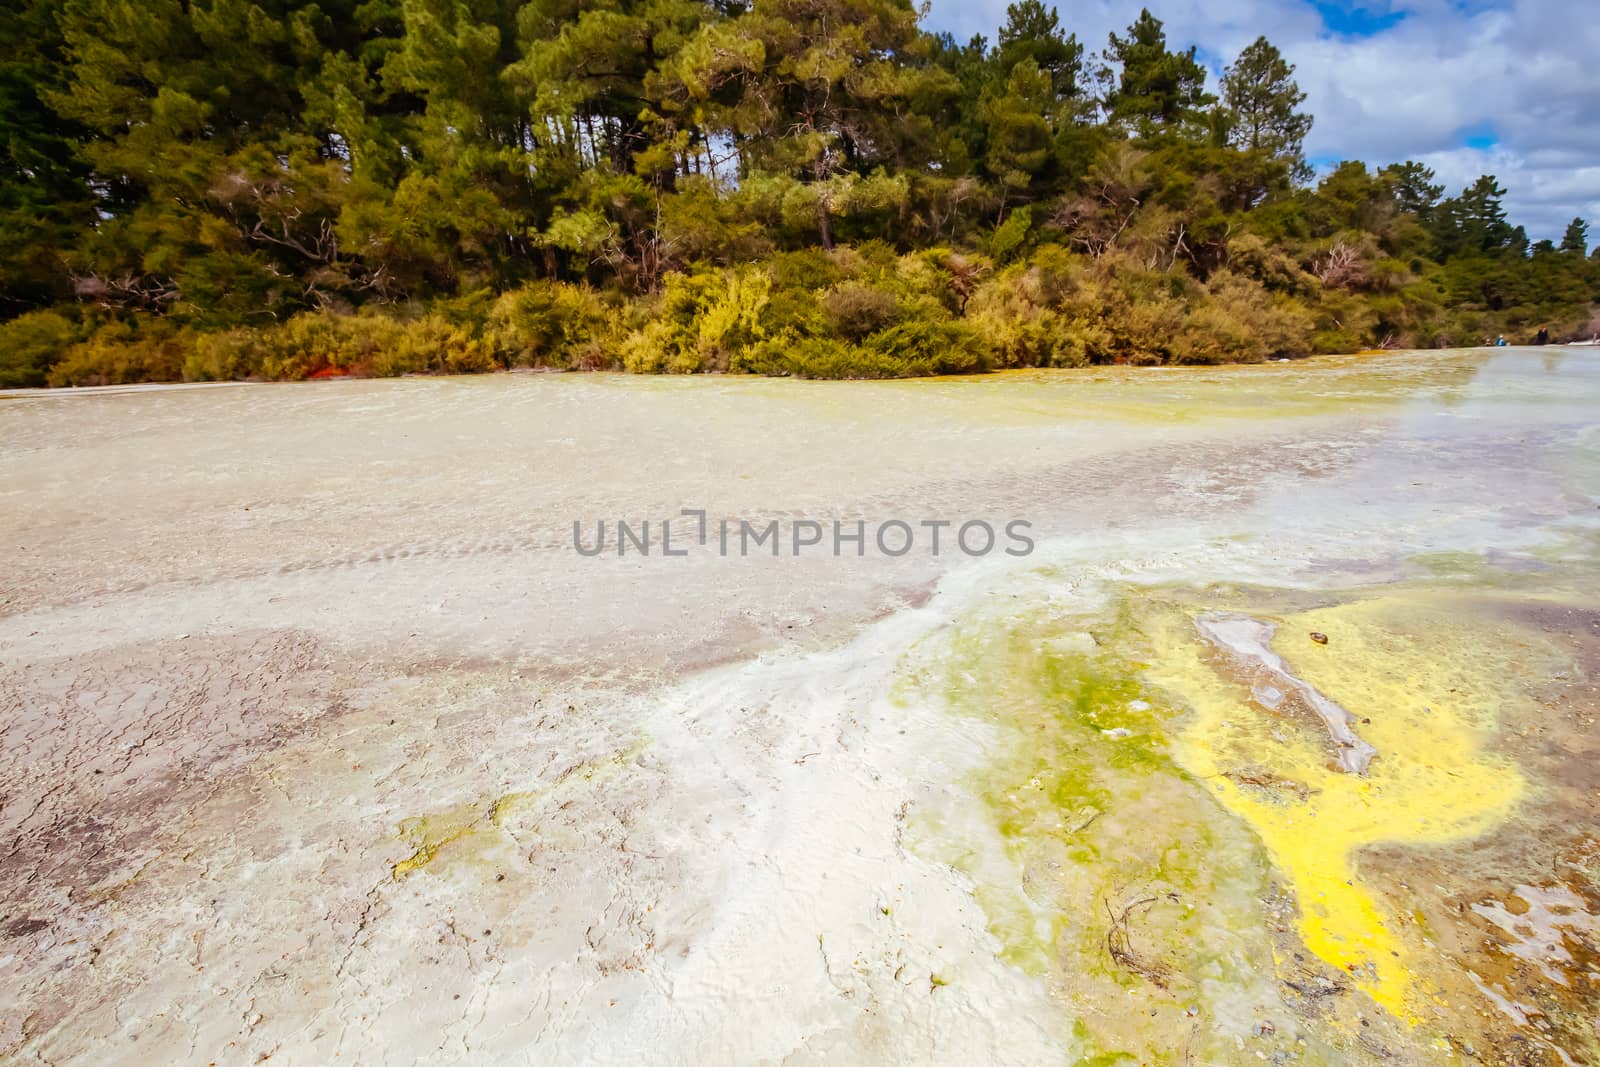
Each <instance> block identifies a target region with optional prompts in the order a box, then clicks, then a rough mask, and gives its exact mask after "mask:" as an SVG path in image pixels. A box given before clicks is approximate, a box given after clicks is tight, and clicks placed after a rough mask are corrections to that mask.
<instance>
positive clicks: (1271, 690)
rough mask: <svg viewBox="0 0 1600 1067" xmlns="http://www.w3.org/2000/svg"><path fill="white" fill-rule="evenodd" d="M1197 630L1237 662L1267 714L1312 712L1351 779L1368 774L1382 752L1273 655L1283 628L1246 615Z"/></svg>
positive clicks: (1222, 617)
mask: <svg viewBox="0 0 1600 1067" xmlns="http://www.w3.org/2000/svg"><path fill="white" fill-rule="evenodd" d="M1195 625H1196V626H1197V627H1199V629H1200V632H1201V633H1202V634H1204V635H1205V637H1206V639H1207V640H1208V641H1210V642H1211V643H1212V644H1213V645H1215V646H1217V648H1219V649H1221V650H1222V651H1223V652H1224V653H1225V654H1226V655H1227V657H1228V659H1229V660H1231V661H1232V663H1233V665H1234V669H1235V671H1236V673H1237V675H1238V678H1239V681H1240V683H1241V684H1242V685H1244V686H1246V687H1247V688H1248V689H1249V690H1250V696H1251V699H1253V700H1254V701H1255V702H1256V703H1257V704H1259V705H1261V706H1262V707H1263V708H1266V709H1267V710H1268V711H1273V712H1278V713H1280V714H1293V713H1294V712H1296V711H1297V710H1302V709H1303V711H1308V712H1310V713H1311V714H1313V715H1315V716H1316V717H1317V718H1318V719H1319V720H1321V722H1322V725H1323V727H1324V728H1326V730H1327V731H1328V738H1329V741H1330V742H1331V743H1332V745H1333V758H1334V759H1335V760H1336V761H1337V762H1338V764H1339V766H1340V767H1342V768H1343V769H1344V770H1347V771H1349V772H1350V773H1352V774H1365V773H1366V772H1367V765H1368V764H1369V763H1371V762H1372V757H1373V756H1375V755H1377V752H1378V750H1377V749H1375V748H1373V747H1372V746H1371V745H1369V744H1367V742H1365V741H1363V740H1362V739H1361V738H1360V737H1358V736H1357V735H1356V732H1355V730H1353V729H1352V725H1353V724H1354V723H1355V722H1356V716H1355V715H1353V714H1352V713H1351V712H1350V711H1349V710H1348V709H1346V708H1342V707H1340V706H1339V705H1338V704H1336V703H1334V702H1333V701H1332V700H1329V699H1328V698H1327V697H1325V696H1323V695H1322V694H1321V693H1319V692H1317V690H1316V688H1315V687H1314V686H1310V685H1307V684H1306V683H1305V682H1303V681H1301V680H1300V679H1299V678H1296V677H1295V676H1294V674H1293V673H1291V672H1290V670H1289V665H1288V664H1286V663H1284V662H1283V658H1282V657H1281V656H1279V655H1278V654H1277V653H1276V652H1274V651H1272V638H1273V635H1274V634H1276V633H1277V630H1278V627H1277V624H1276V623H1273V622H1271V621H1269V620H1266V619H1252V618H1250V617H1249V616H1247V615H1227V614H1207V615H1201V616H1200V617H1199V618H1197V619H1195Z"/></svg>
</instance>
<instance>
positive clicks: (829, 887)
mask: <svg viewBox="0 0 1600 1067" xmlns="http://www.w3.org/2000/svg"><path fill="white" fill-rule="evenodd" d="M0 501H3V502H4V507H3V509H0V548H3V550H4V558H5V560H6V563H5V567H4V569H3V571H0V716H3V719H0V721H3V727H4V733H3V739H0V744H3V749H4V766H5V768H6V773H5V776H4V778H3V779H0V831H3V832H0V849H3V853H0V855H3V859H0V1062H6V1063H11V1062H15V1063H32V1062H46V1063H85V1064H100V1063H119V1062H125V1063H162V1062H171V1063H257V1062H262V1061H263V1060H271V1061H273V1062H286V1063H309V1064H326V1063H332V1062H351V1063H391V1062H392V1063H414V1062H424V1061H425V1062H430V1063H435V1062H462V1063H495V1064H500V1063H518V1062H526V1063H541V1064H543V1063H569V1062H605V1063H652V1064H654V1063H693V1064H705V1063H729V1064H747V1063H777V1062H784V1063H794V1064H803V1063H809V1062H824V1061H826V1062H844V1063H959V1064H972V1063H997V1064H999V1063H1005V1064H1175V1065H1177V1064H1232V1063H1258V1062H1267V1063H1278V1064H1284V1063H1305V1064H1347V1063H1402V1064H1411V1063H1418V1064H1424V1063H1441V1064H1450V1063H1460V1064H1561V1065H1565V1064H1589V1063H1597V1062H1600V1029H1597V1020H1600V957H1597V946H1600V918H1597V916H1600V820H1597V818H1596V816H1597V813H1600V770H1597V767H1600V759H1597V757H1600V741H1597V737H1596V715H1597V713H1600V689H1597V686H1600V683H1597V681H1596V679H1597V676H1600V608H1597V607H1596V605H1600V507H1597V505H1600V355H1596V354H1595V353H1592V352H1582V351H1579V350H1568V351H1562V350H1559V349H1543V350H1538V351H1530V350H1517V349H1511V350H1504V349H1502V350H1498V351H1492V352H1491V351H1462V352H1448V353H1389V354H1384V355H1378V356H1369V357H1361V358H1348V359H1327V360H1315V361H1306V362H1302V363H1296V364H1292V365H1268V366H1260V367H1230V368H1222V369H1215V370H1205V369H1189V370H1180V369H1174V370H1155V371H1148V370H1147V371H1139V372H1124V371H1120V370H1107V371H1103V372H1089V373H1082V372H1069V373H1061V374H1053V373H1027V374H1004V375H993V376H988V377H985V378H976V379H957V380H941V381H921V382H898V383H871V384H868V383H805V382H775V381H763V380H734V379H696V380H656V379H630V378H621V377H612V376H605V375H593V376H539V375H502V376H496V377H491V378H480V379H423V380H402V381H394V382H348V383H329V384H323V385H317V384H307V385H294V386H221V387H215V388H207V389H132V390H112V391H80V392H76V393H72V394H49V395H16V394H13V395H4V394H0ZM682 508H704V509H706V511H707V512H708V518H709V519H710V521H711V522H713V523H715V522H716V521H717V520H718V519H721V518H730V519H733V520H735V521H737V520H738V519H739V518H741V517H743V518H749V519H752V520H761V521H762V522H765V521H766V520H767V519H770V518H779V519H781V520H783V521H784V522H793V521H794V520H797V519H815V520H818V521H823V522H831V521H832V520H834V519H840V520H846V521H854V520H855V519H858V518H859V519H865V520H868V521H869V522H882V521H885V520H889V519H901V520H904V521H907V522H910V523H912V524H916V523H918V522H920V521H922V520H933V519H945V520H954V521H956V522H958V523H959V522H960V521H962V520H965V519H968V518H986V519H990V520H994V521H997V523H998V522H1003V521H1005V520H1006V519H1010V518H1024V519H1027V520H1029V521H1030V522H1032V523H1033V531H1034V534H1035V536H1036V542H1037V548H1036V550H1035V551H1034V552H1033V553H1032V554H1031V555H1028V556H1026V557H1021V558H1012V557H1005V556H1002V555H1000V554H999V553H992V554H990V555H987V556H984V557H982V558H971V557H968V556H967V555H965V554H963V553H961V552H960V551H956V550H952V549H951V548H950V547H949V545H948V543H947V545H946V548H945V551H943V552H942V553H941V554H940V555H938V556H934V555H932V554H931V553H929V552H927V551H926V550H925V548H923V549H919V550H918V551H914V552H912V553H908V554H907V555H905V556H901V557H887V556H884V555H881V554H876V553H872V552H870V551H869V552H868V553H866V554H865V555H862V556H857V555H855V554H854V550H853V548H852V549H851V551H848V552H846V554H844V555H843V556H842V557H834V556H833V555H832V554H831V552H828V551H826V550H825V549H824V550H822V551H812V552H805V551H803V552H802V553H801V554H800V555H799V556H795V555H793V554H792V553H791V552H789V551H787V550H786V551H784V552H781V553H780V554H778V555H776V556H774V555H772V554H770V552H769V550H767V549H765V548H764V549H763V550H762V551H761V552H759V553H754V554H751V555H748V556H742V555H739V554H737V553H735V554H733V555H730V556H728V557H723V556H720V555H719V554H717V553H716V552H714V551H708V550H705V549H703V548H699V547H695V548H694V550H692V551H690V553H689V555H687V556H683V557H664V556H662V555H661V554H660V553H659V551H657V552H654V553H652V554H650V555H642V554H639V553H637V552H634V553H630V554H628V555H625V556H621V557H620V558H619V557H618V556H617V555H616V554H615V552H614V551H612V552H607V553H604V554H602V555H600V556H596V557H593V558H589V557H583V556H580V555H579V554H578V553H576V552H575V551H574V550H573V546H572V541H571V524H572V522H573V521H574V520H582V521H584V522H586V523H589V524H591V528H592V524H593V523H595V522H596V521H599V520H605V521H608V522H611V521H615V520H616V519H619V518H620V519H624V520H628V521H631V522H638V521H641V520H643V519H646V518H648V519H651V520H653V521H654V522H659V521H660V520H663V519H666V518H670V517H672V516H674V515H677V514H678V513H679V511H680V509H682Z"/></svg>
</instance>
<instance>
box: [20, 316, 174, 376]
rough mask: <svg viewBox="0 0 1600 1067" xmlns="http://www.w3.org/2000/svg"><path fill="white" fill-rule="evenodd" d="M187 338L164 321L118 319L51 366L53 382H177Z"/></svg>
mask: <svg viewBox="0 0 1600 1067" xmlns="http://www.w3.org/2000/svg"><path fill="white" fill-rule="evenodd" d="M184 351H185V338H184V337H183V336H182V335H180V334H179V333H178V331H176V330H175V329H173V328H172V327H170V326H168V325H167V324H166V323H165V322H164V321H163V320H160V319H151V320H149V321H140V322H138V323H135V322H133V321H117V322H112V323H109V324H107V325H105V326H102V327H101V328H100V329H98V330H96V331H95V332H94V334H93V335H92V336H90V337H89V339H88V340H86V341H84V342H82V343H81V344H77V345H74V346H72V347H71V348H70V349H68V350H67V353H66V355H65V356H64V357H63V358H62V359H61V361H60V362H59V363H57V364H56V365H55V366H54V367H52V368H51V369H50V374H49V384H51V385H124V384H127V383H131V382H175V381H179V380H180V379H182V377H183V359H184Z"/></svg>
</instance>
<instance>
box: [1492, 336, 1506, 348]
mask: <svg viewBox="0 0 1600 1067" xmlns="http://www.w3.org/2000/svg"><path fill="white" fill-rule="evenodd" d="M1494 346H1495V347H1496V348H1504V347H1505V346H1506V335H1505V334H1501V335H1500V336H1499V337H1496V338H1495V339H1494Z"/></svg>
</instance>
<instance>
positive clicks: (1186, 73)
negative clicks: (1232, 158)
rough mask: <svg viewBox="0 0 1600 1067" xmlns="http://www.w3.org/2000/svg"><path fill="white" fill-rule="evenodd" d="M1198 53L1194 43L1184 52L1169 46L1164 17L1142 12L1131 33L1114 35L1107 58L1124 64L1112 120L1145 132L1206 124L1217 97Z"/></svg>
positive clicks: (1111, 102) (1111, 99)
mask: <svg viewBox="0 0 1600 1067" xmlns="http://www.w3.org/2000/svg"><path fill="white" fill-rule="evenodd" d="M1194 55H1195V50H1194V48H1193V46H1191V47H1190V48H1189V49H1188V50H1187V51H1183V52H1172V51H1169V50H1168V49H1167V34H1166V31H1165V30H1164V29H1163V28H1162V24H1161V20H1160V19H1158V18H1156V17H1155V16H1154V15H1152V14H1150V10H1149V9H1148V8H1145V9H1143V10H1141V11H1140V12H1139V17H1138V18H1137V19H1135V20H1134V22H1133V24H1132V25H1130V26H1129V27H1128V32H1127V36H1125V37H1118V36H1117V35H1116V34H1114V33H1113V34H1111V36H1110V38H1109V44H1108V48H1107V50H1106V58H1107V59H1108V60H1109V61H1110V62H1113V63H1115V64H1117V66H1118V68H1119V73H1118V74H1117V75H1116V83H1115V88H1113V89H1112V90H1111V92H1110V93H1109V94H1108V95H1107V98H1106V102H1105V104H1106V110H1107V112H1108V113H1109V114H1110V116H1111V119H1112V121H1114V122H1117V123H1122V124H1126V125H1128V126H1130V127H1132V128H1133V129H1134V130H1135V131H1136V132H1137V133H1139V134H1140V135H1141V136H1144V137H1150V136H1153V135H1155V134H1156V133H1158V132H1161V131H1175V130H1181V129H1182V128H1183V127H1185V126H1198V125H1200V124H1201V123H1202V118H1203V117H1202V114H1201V112H1202V109H1204V108H1205V107H1206V106H1207V105H1209V104H1212V103H1214V102H1215V100H1216V98H1215V97H1213V96H1211V95H1210V94H1209V93H1207V92H1206V91H1205V84H1206V72H1205V68H1204V67H1202V66H1201V65H1200V64H1199V62H1198V61H1196V59H1195V57H1194Z"/></svg>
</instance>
